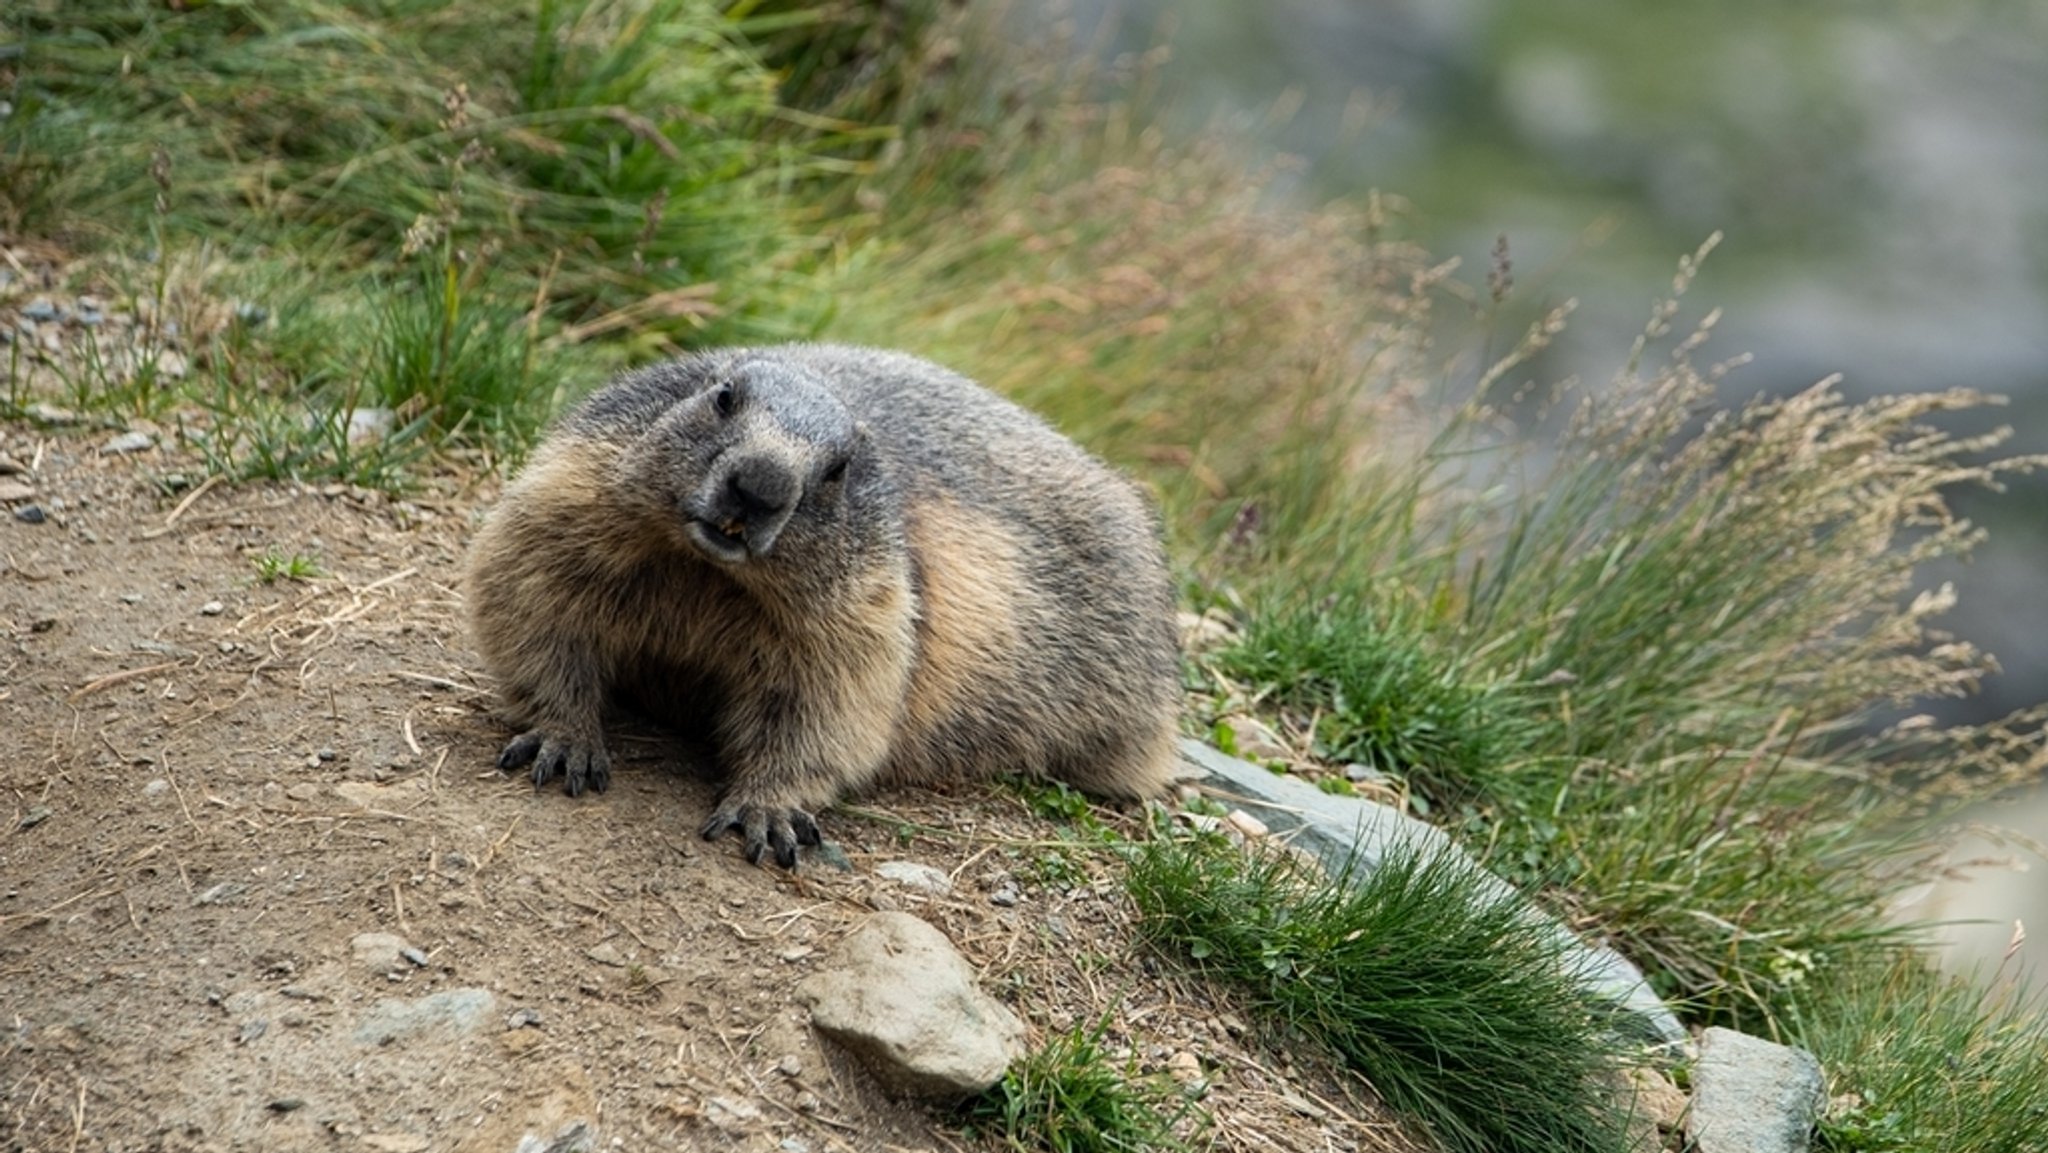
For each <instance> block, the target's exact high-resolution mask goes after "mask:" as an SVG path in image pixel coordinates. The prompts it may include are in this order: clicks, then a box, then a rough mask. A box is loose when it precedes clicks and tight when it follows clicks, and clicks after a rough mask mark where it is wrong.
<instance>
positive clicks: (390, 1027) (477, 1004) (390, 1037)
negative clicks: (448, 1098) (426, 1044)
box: [355, 988, 498, 1045]
mask: <svg viewBox="0 0 2048 1153" xmlns="http://www.w3.org/2000/svg"><path fill="white" fill-rule="evenodd" d="M497 1009H498V999H497V998H496V997H493V996H492V995H491V992H490V990H488V989H476V988H468V989H450V990H448V991H446V992H443V993H434V994H430V995H428V996H425V997H421V998H419V999H417V1000H412V1001H379V1002H377V1003H376V1005H374V1006H372V1007H371V1009H370V1011H369V1012H368V1013H366V1014H364V1015H363V1019H362V1021H361V1023H359V1024H358V1025H357V1026H356V1032H355V1039H356V1043H357V1044H360V1045H389V1044H392V1043H393V1042H396V1041H403V1040H406V1039H409V1038H412V1037H419V1036H424V1035H428V1034H443V1035H461V1034H464V1033H474V1032H476V1031H477V1030H478V1029H479V1028H481V1027H482V1026H483V1024H484V1022H486V1021H489V1020H492V1019H494V1018H495V1017H496V1016H497Z"/></svg>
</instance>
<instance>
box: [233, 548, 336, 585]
mask: <svg viewBox="0 0 2048 1153" xmlns="http://www.w3.org/2000/svg"><path fill="white" fill-rule="evenodd" d="M252 563H253V564H254V565H255V566H256V579H257V580H259V581H261V582H263V583H264V584H267V585H268V584H276V583H277V582H278V581H281V580H283V581H305V580H313V579H315V578H318V577H323V576H326V575H327V570H325V569H323V568H321V567H320V562H319V561H317V560H315V559H313V558H312V557H310V556H307V555H306V554H304V553H296V552H295V553H287V552H285V551H284V550H283V549H280V548H278V547H277V546H276V545H272V546H270V547H269V548H267V549H264V550H263V552H262V553H260V554H258V555H257V556H256V558H255V559H254V561H253V562H252Z"/></svg>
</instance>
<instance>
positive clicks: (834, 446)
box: [468, 345, 1180, 868]
mask: <svg viewBox="0 0 2048 1153" xmlns="http://www.w3.org/2000/svg"><path fill="white" fill-rule="evenodd" d="M468 599H469V608H470V613H471V620H472V624H473V628H474V634H475V637H476V641H477V645H478V648H479V649H480V650H481V652H482V654H483V657H484V660H485V662H486V663H487V664H488V665H489V666H490V669H491V671H492V673H493V674H495V675H496V677H497V680H498V691H499V695H500V696H501V697H502V699H503V702H504V705H505V708H506V711H507V713H508V714H509V716H510V719H511V720H512V721H513V722H514V723H515V724H516V725H517V726H518V727H519V728H520V729H521V730H522V731H521V732H520V734H519V735H518V736H517V737H514V738H513V739H512V741H511V742H510V743H509V744H507V745H506V746H505V749H504V752H503V753H502V755H500V757H499V758H498V763H499V766H500V767H501V768H505V769H513V768H518V767H520V766H523V765H528V764H531V765H532V771H533V780H534V784H535V785H536V786H539V785H542V784H545V783H546V782H547V781H549V780H551V779H552V778H554V777H555V776H556V775H557V774H559V775H561V776H562V777H564V778H565V780H566V785H567V789H568V792H569V793H570V794H571V795H572V796H573V795H575V794H578V793H580V792H582V790H583V789H584V788H585V787H586V786H588V787H590V788H594V789H603V788H604V787H605V785H606V783H607V781H608V778H609V775H610V771H611V761H610V758H609V757H608V755H607V754H606V752H605V747H604V735H603V729H602V723H601V722H602V718H603V716H604V713H605V711H606V710H607V709H608V708H612V707H625V708H630V709H633V710H637V711H638V712H640V713H642V714H644V715H646V716H648V717H650V718H652V719H654V720H656V721H658V722H661V723H664V724H667V725H670V726H673V727H677V728H682V729H688V730H693V731H701V732H707V733H708V734H709V735H710V737H711V739H712V741H713V743H714V746H715V748H716V750H717V755H718V759H719V761H720V762H721V767H722V768H723V769H724V770H725V772H726V773H727V774H728V782H727V784H726V786H725V791H724V793H723V795H722V796H721V797H720V799H719V802H718V804H717V807H716V809H715V811H714V812H713V813H712V814H711V818H710V820H708V821H706V822H705V824H704V827H703V834H704V836H705V837H707V838H712V837H717V836H719V835H720V834H722V833H724V832H726V831H727V830H730V829H738V830H740V831H741V832H742V834H743V835H744V837H745V843H746V854H747V858H748V859H749V860H750V861H759V860H760V858H761V856H762V854H763V853H764V852H765V851H767V850H771V849H772V850H773V851H774V854H775V859H776V860H777V861H778V862H779V863H780V864H781V865H783V866H784V867H785V868H787V867H792V866H794V864H795V862H796V850H797V846H798V845H799V844H805V845H815V844H817V843H818V827H817V824H816V822H815V821H814V820H813V818H812V816H811V813H812V812H813V811H815V810H817V809H819V808H821V807H823V806H825V805H828V804H830V803H831V802H832V801H833V800H834V799H835V798H837V797H839V796H840V795H842V794H844V793H846V792H848V791H850V790H855V789H859V788H862V787H864V786H867V785H870V784H872V783H879V782H938V781H961V780H968V779H973V778H978V777H983V776H986V775H988V774H991V773H996V772H1001V771H1006V770H1014V771H1021V772H1028V773H1035V774H1040V775H1043V776H1046V777H1050V778H1053V779H1055V780H1060V781H1065V782H1068V783H1070V784H1072V785H1074V786H1076V787H1078V788H1081V789H1083V790H1085V791H1088V792H1091V793H1096V794H1099V795H1106V796H1123V797H1130V796H1142V795H1147V794H1151V793H1154V792H1156V791H1158V790H1160V789H1161V788H1162V787H1163V786H1164V785H1165V783H1166V781H1167V779H1168V777H1169V774H1170V771H1171V767H1172V765H1173V761H1174V747H1173V737H1174V732H1175V715H1176V709H1177V707H1178V704H1179V697H1180V684H1179V671H1178V669H1179V666H1178V656H1177V652H1176V640H1175V634H1174V620H1173V608H1174V604H1173V587H1172V581H1171V578H1170V576H1169V574H1168V571H1167V566H1166V560H1165V557H1164V554H1163V552H1162V550H1161V546H1160V539H1159V530H1158V525H1157V523H1156V520H1155V518H1154V516H1153V514H1152V512H1151V509H1150V506H1149V504H1148V502H1147V501H1146V500H1145V499H1144V497H1143V496H1141V495H1140V493H1139V491H1138V489H1137V488H1136V487H1135V486H1133V485H1132V484H1131V483H1130V482H1129V481H1127V480H1125V479H1124V478H1123V477H1121V476H1119V475H1118V474H1117V473H1115V472H1113V471H1111V470H1110V469H1109V468H1108V467H1107V466H1105V465H1103V464H1102V463H1101V462H1099V461H1097V460H1095V459H1094V458H1093V457H1091V456H1089V455H1088V454H1086V453H1084V452H1083V451H1082V450H1081V449H1080V448H1078V447H1076V446H1075V445H1074V444H1073V442H1071V441H1069V440H1067V439H1066V438H1065V437H1062V436H1061V435H1060V434H1058V433H1057V432H1054V431H1053V430H1052V429H1051V428H1050V427H1049V426H1048V425H1046V424H1045V423H1044V422H1042V421H1040V420H1039V419H1038V418H1037V417H1034V416H1032V415H1031V414H1029V413H1027V412H1025V411H1024V410H1023V409H1021V408H1018V407H1017V406H1016V405H1014V404H1011V403H1010V402H1008V401H1006V400H1003V399H1001V398H1000V397H997V396H995V395H994V394H993V393H990V392H988V391H987V390H985V389H983V388H981V387H980V386H979V385H976V384H974V383H973V382H972V381H969V380H967V379H966V378H964V377H961V376H959V375H957V374H955V373H952V372H949V371H947V370H945V369H943V368H940V367H938V366H936V365H933V364H930V363H927V362H925V361H923V360H919V359H917V358H915V357H912V356H908V355H904V354H901V353H893V352H883V351H877V350H873V349H865V348H853V347H843V346H830V345H789V346H783V347H774V348H758V349H735V350H726V351H719V352H712V353H706V354H702V355H698V356H693V357H689V358H686V359H683V360H678V361H674V362H671V363H667V364H661V365H657V366H654V367H651V368H647V369H643V370H640V371H637V372H632V373H628V374H626V375H625V376H622V377H620V378H619V379H618V380H616V381H614V382H613V383H611V384H610V385H608V386H607V387H605V388H603V389H601V390H600V391H598V392H596V393H594V394H593V395H591V396H590V397H589V398H588V399H586V400H585V401H583V402H582V403H581V404H580V405H578V406H577V407H576V408H574V409H573V410H571V411H570V412H569V413H567V414H566V415H565V416H564V417H563V418H562V420H561V421H560V422H559V424H558V425H557V426H556V427H555V428H554V429H553V431H552V432H551V433H550V434H549V436H548V437H547V438H546V439H545V440H544V442H543V443H542V444H541V445H540V447H539V448H538V449H537V450H536V451H535V453H534V455H533V458H532V460H531V461H530V462H529V463H528V464H527V465H526V467H525V468H524V470H522V471H521V472H520V474H519V475H518V476H517V478H515V479H514V480H513V481H512V482H511V484H510V485H508V486H507V488H506V490H505V493H504V496H503V498H502V499H501V500H500V501H499V503H498V505H497V507H496V508H495V509H494V510H493V511H492V512H491V514H490V516H489V517H488V519H487V520H486V522H485V524H484V526H483V528H482V530H481V531H480V533H479V534H478V536H477V539H476V542H475V545H474V547H473V549H472V551H471V556H470V561H469V574H468Z"/></svg>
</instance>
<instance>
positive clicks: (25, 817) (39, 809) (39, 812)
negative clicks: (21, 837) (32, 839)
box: [16, 805, 52, 829]
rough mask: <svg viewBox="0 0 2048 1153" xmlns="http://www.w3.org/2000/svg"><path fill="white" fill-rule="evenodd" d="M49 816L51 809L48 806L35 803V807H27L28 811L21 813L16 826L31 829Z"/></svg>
mask: <svg viewBox="0 0 2048 1153" xmlns="http://www.w3.org/2000/svg"><path fill="white" fill-rule="evenodd" d="M51 816H52V810H51V808H50V806H48V805H36V806H35V807H33V808H31V809H29V811H28V812H26V813H23V814H22V815H21V824H20V825H18V826H16V827H17V828H21V829H33V828H35V827H36V826H37V825H40V824H42V823H43V822H44V821H47V820H49V819H50V817H51Z"/></svg>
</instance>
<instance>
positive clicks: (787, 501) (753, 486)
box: [725, 460, 797, 521]
mask: <svg viewBox="0 0 2048 1153" xmlns="http://www.w3.org/2000/svg"><path fill="white" fill-rule="evenodd" d="M725 487H726V492H727V495H728V496H730V497H731V499H732V502H733V505H734V508H735V510H736V511H737V512H738V513H739V514H740V517H741V518H742V519H744V520H749V521H754V520H760V519H763V518H766V517H772V516H774V515H775V514H777V513H780V512H784V511H786V510H787V509H788V508H789V507H790V506H791V505H793V504H795V503H796V497H797V485H796V482H795V478H793V477H792V476H790V474H789V470H788V469H785V468H778V467H776V466H775V465H774V464H772V463H770V462H768V461H764V460H749V461H743V462H742V463H741V464H740V466H739V467H738V468H735V469H733V470H732V475H731V476H730V477H728V478H726V482H725Z"/></svg>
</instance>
